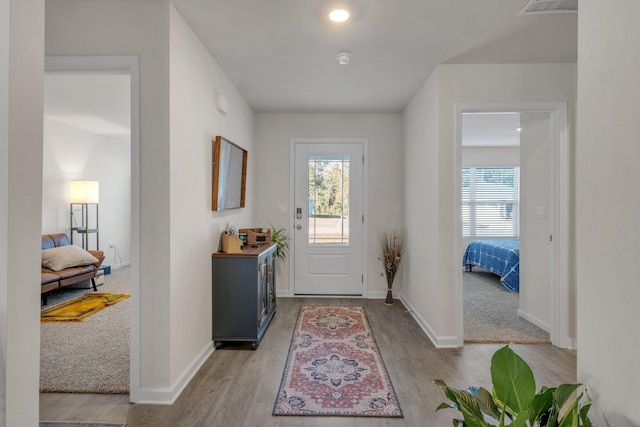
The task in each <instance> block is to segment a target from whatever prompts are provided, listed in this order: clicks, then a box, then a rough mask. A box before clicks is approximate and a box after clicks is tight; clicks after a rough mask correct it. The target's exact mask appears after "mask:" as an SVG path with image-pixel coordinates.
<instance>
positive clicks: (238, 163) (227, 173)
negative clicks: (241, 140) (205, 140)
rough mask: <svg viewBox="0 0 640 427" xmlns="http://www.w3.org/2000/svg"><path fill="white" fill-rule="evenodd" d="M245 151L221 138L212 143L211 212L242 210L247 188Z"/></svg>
mask: <svg viewBox="0 0 640 427" xmlns="http://www.w3.org/2000/svg"><path fill="white" fill-rule="evenodd" d="M247 154H248V153H247V150H245V149H244V148H242V147H240V146H238V145H236V144H234V143H233V142H231V141H229V140H228V139H226V138H223V137H222V136H216V139H215V140H214V141H213V185H212V194H211V210H214V211H222V210H227V209H239V208H244V204H245V193H246V187H247Z"/></svg>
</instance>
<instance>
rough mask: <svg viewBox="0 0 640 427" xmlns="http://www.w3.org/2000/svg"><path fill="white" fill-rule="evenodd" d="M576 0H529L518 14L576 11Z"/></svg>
mask: <svg viewBox="0 0 640 427" xmlns="http://www.w3.org/2000/svg"><path fill="white" fill-rule="evenodd" d="M577 12H578V0H531V1H529V3H527V5H526V6H525V7H524V9H522V11H520V13H519V14H518V15H545V14H551V13H577Z"/></svg>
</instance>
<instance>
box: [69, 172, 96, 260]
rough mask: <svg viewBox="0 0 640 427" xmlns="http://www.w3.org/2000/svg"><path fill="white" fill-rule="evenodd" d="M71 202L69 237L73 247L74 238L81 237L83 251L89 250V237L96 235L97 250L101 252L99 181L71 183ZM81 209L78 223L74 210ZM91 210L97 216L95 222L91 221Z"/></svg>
mask: <svg viewBox="0 0 640 427" xmlns="http://www.w3.org/2000/svg"><path fill="white" fill-rule="evenodd" d="M70 190H71V201H70V204H71V205H70V209H69V235H70V238H71V244H72V245H73V236H74V234H75V233H77V234H78V235H79V236H80V237H81V243H82V249H89V235H90V234H95V235H96V250H100V232H99V224H98V203H99V202H100V183H99V182H98V181H81V180H74V181H71V185H70ZM78 207H79V208H80V223H79V224H78V223H77V222H76V218H75V216H74V210H76V211H77V208H78ZM90 210H92V211H93V212H94V214H95V219H94V221H92V222H91V221H90V220H89V216H90V215H89V214H90V212H89V211H90Z"/></svg>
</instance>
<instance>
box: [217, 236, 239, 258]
mask: <svg viewBox="0 0 640 427" xmlns="http://www.w3.org/2000/svg"><path fill="white" fill-rule="evenodd" d="M220 238H221V239H222V252H224V253H226V254H241V253H242V240H240V239H239V238H238V237H236V236H235V235H233V234H228V233H222V234H221V235H220Z"/></svg>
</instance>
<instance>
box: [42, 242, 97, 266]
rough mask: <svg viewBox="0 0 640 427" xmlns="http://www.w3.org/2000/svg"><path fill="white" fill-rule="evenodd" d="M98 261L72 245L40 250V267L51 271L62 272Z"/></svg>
mask: <svg viewBox="0 0 640 427" xmlns="http://www.w3.org/2000/svg"><path fill="white" fill-rule="evenodd" d="M96 262H98V259H97V258H96V257H94V256H93V255H91V254H90V253H89V252H87V251H85V250H84V249H82V248H79V247H78V246H74V245H66V246H58V247H57V248H51V249H43V250H42V266H43V267H45V268H48V269H49V270H53V271H60V270H64V269H65V268H69V267H77V266H79V265H89V264H94V263H96Z"/></svg>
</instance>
